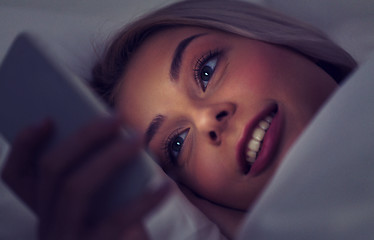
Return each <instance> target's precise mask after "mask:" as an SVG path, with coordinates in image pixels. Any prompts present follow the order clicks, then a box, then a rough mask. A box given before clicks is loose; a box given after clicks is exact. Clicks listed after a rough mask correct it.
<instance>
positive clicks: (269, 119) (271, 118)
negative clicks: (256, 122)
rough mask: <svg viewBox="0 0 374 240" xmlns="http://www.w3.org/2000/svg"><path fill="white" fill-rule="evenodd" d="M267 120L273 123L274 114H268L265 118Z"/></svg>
mask: <svg viewBox="0 0 374 240" xmlns="http://www.w3.org/2000/svg"><path fill="white" fill-rule="evenodd" d="M265 121H266V122H268V123H271V121H273V117H272V116H267V117H266V118H265Z"/></svg>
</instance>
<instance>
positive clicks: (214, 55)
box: [195, 52, 220, 92]
mask: <svg viewBox="0 0 374 240" xmlns="http://www.w3.org/2000/svg"><path fill="white" fill-rule="evenodd" d="M219 53H220V52H209V54H208V55H205V56H203V57H201V58H200V59H199V60H198V62H197V64H196V65H197V66H196V68H195V79H196V81H197V82H198V83H199V85H200V86H201V88H202V89H203V91H204V92H205V90H206V88H207V86H208V84H209V81H210V80H211V78H212V76H213V74H214V71H215V69H216V66H217V62H218V55H219Z"/></svg>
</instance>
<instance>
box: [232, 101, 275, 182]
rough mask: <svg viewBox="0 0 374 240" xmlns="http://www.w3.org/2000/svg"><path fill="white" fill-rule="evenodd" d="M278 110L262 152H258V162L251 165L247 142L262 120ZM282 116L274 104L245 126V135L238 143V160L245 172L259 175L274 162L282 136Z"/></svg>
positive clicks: (264, 141) (267, 133) (266, 136)
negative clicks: (247, 158)
mask: <svg viewBox="0 0 374 240" xmlns="http://www.w3.org/2000/svg"><path fill="white" fill-rule="evenodd" d="M275 111H277V113H276V115H275V116H274V118H273V121H272V123H271V125H270V127H269V129H268V130H267V132H266V135H265V138H264V140H263V143H262V147H261V150H260V152H259V153H258V156H257V159H256V162H255V163H254V164H253V165H252V166H251V165H250V164H249V163H248V162H247V161H246V152H247V143H248V141H249V140H250V139H251V138H252V133H253V130H254V129H255V127H256V126H257V124H258V123H259V121H260V120H262V119H264V118H265V117H266V116H268V115H270V114H271V113H272V112H275ZM280 126H281V123H280V117H279V109H278V106H277V105H276V104H272V105H270V106H268V107H267V108H265V109H264V110H263V111H261V112H260V113H259V114H257V116H256V117H254V118H253V119H251V121H249V123H248V124H247V125H246V126H245V128H244V132H243V136H242V138H241V139H240V141H239V142H238V144H237V151H236V152H237V160H238V162H239V166H240V168H241V169H242V172H243V174H245V175H247V174H248V173H249V175H251V176H257V175H259V174H260V173H261V172H262V171H264V170H265V169H266V168H267V167H268V166H269V165H270V163H271V162H272V157H273V155H274V153H275V150H276V147H277V146H278V139H279V136H280Z"/></svg>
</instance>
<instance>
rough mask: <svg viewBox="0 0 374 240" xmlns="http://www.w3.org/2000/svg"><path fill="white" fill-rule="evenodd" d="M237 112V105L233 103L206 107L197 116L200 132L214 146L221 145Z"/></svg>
mask: <svg viewBox="0 0 374 240" xmlns="http://www.w3.org/2000/svg"><path fill="white" fill-rule="evenodd" d="M235 111H236V105H235V104H233V103H219V104H213V105H209V106H206V107H204V108H203V109H202V110H201V112H200V114H198V115H197V116H198V118H199V120H198V121H197V123H198V124H197V128H198V131H199V132H200V133H201V134H203V136H204V137H206V138H207V139H208V141H210V142H211V143H212V144H215V145H219V144H221V142H222V135H223V133H224V132H225V130H226V129H227V127H228V125H229V122H230V121H229V120H230V119H231V118H232V116H233V115H234V113H235Z"/></svg>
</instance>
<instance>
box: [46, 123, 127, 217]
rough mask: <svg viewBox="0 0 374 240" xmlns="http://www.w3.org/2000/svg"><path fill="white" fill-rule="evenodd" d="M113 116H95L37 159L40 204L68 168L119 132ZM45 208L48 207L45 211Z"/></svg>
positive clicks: (78, 162) (48, 196)
mask: <svg viewBox="0 0 374 240" xmlns="http://www.w3.org/2000/svg"><path fill="white" fill-rule="evenodd" d="M119 126H120V124H119V121H118V120H117V119H114V118H107V119H98V120H95V121H93V122H92V123H90V124H89V125H87V126H85V127H83V128H82V129H80V130H79V131H78V132H77V133H75V134H73V135H72V136H71V137H69V138H68V139H66V140H64V142H63V143H61V144H60V145H59V146H57V147H56V148H55V149H53V150H51V151H50V152H49V153H48V154H46V155H45V156H43V158H42V159H41V166H40V172H39V177H40V185H39V197H40V199H39V200H40V204H41V206H44V208H45V204H47V203H49V202H51V199H50V198H51V197H52V196H53V195H54V192H55V189H56V186H57V182H58V181H59V179H61V178H63V177H64V175H68V173H69V171H71V169H74V167H76V166H77V165H79V164H80V163H82V162H84V161H85V160H86V156H88V155H90V154H93V152H95V151H97V149H100V148H102V147H103V146H105V145H106V144H107V143H108V142H110V141H111V139H113V138H114V137H115V136H117V135H118V134H119V129H120V127H119ZM47 211H48V210H47Z"/></svg>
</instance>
